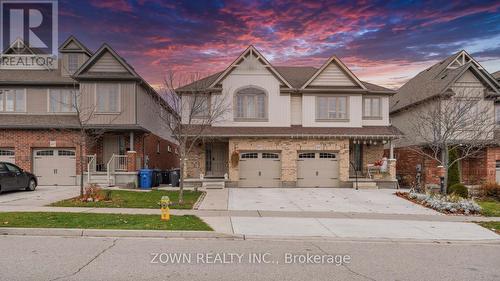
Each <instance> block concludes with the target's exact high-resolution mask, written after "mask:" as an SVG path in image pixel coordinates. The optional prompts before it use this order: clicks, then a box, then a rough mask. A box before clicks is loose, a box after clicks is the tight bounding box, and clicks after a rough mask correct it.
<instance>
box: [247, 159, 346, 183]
mask: <svg viewBox="0 0 500 281" xmlns="http://www.w3.org/2000/svg"><path fill="white" fill-rule="evenodd" d="M297 156H298V159H297V187H338V186H339V164H338V155H337V154H336V153H333V152H328V151H314V152H299V153H298V155H297ZM239 174H240V181H239V186H241V187H280V186H281V154H280V153H278V152H257V151H251V152H244V153H240V164H239Z"/></svg>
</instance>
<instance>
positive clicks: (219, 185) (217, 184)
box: [201, 181, 226, 189]
mask: <svg viewBox="0 0 500 281" xmlns="http://www.w3.org/2000/svg"><path fill="white" fill-rule="evenodd" d="M225 186H226V183H225V182H224V181H203V182H202V184H201V187H202V188H206V189H223V188H224V187H225Z"/></svg>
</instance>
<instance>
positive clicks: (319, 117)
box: [177, 46, 400, 187]
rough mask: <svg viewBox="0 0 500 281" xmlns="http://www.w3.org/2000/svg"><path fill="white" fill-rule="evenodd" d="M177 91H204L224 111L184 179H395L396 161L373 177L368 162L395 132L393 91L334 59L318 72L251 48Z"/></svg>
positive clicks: (345, 182)
mask: <svg viewBox="0 0 500 281" xmlns="http://www.w3.org/2000/svg"><path fill="white" fill-rule="evenodd" d="M177 92H178V93H179V94H181V95H182V98H183V99H184V98H189V96H190V95H193V94H194V93H196V94H199V93H203V94H205V95H207V99H206V100H207V101H208V103H209V104H210V101H211V100H213V99H217V98H219V99H222V98H223V100H226V101H227V106H228V107H229V109H230V110H228V113H227V114H226V115H225V116H224V117H223V118H220V120H219V121H218V122H215V123H214V124H212V125H211V127H210V128H208V129H206V130H205V132H204V138H203V141H200V143H199V144H197V145H195V146H194V149H193V151H192V153H191V155H189V157H188V159H187V163H186V165H187V167H186V169H185V176H186V177H187V178H191V179H199V178H200V177H201V178H204V179H206V178H226V181H225V184H226V186H233V187H236V186H238V187H352V186H353V182H354V181H355V179H354V177H356V176H358V177H361V178H364V180H365V181H366V182H367V183H368V184H367V186H373V187H375V186H376V185H377V184H379V185H383V184H386V185H387V184H389V185H393V184H394V180H395V171H394V164H395V162H394V160H389V161H386V162H387V170H385V172H384V173H382V174H383V177H377V178H378V182H375V181H376V180H375V179H374V177H371V178H370V179H368V177H369V175H368V167H373V165H372V164H373V163H375V162H377V160H381V159H382V158H383V153H384V145H385V144H389V143H390V142H391V140H393V139H394V138H398V137H399V136H400V132H399V131H398V130H397V129H396V128H395V127H393V126H391V124H390V122H389V97H390V96H391V95H393V94H394V93H395V92H394V91H392V90H389V89H386V88H384V87H380V86H377V85H374V84H371V83H367V82H363V81H360V80H359V79H358V78H357V77H356V76H355V75H354V74H353V73H352V72H351V71H350V70H349V69H348V68H347V67H346V66H345V65H344V63H342V61H341V60H340V59H338V58H337V57H335V56H333V57H331V58H330V59H328V60H327V61H326V62H325V63H324V64H323V65H322V66H321V67H320V68H319V69H318V68H315V67H308V66H301V67H294V66H274V65H271V64H270V63H269V62H268V61H267V60H266V58H265V57H264V56H263V55H262V54H261V53H260V52H259V51H257V49H256V48H254V47H253V46H250V47H248V48H247V49H246V50H245V51H244V52H243V53H242V54H241V55H240V56H239V57H238V58H237V59H236V60H235V61H234V62H233V63H232V64H231V65H229V66H228V67H227V68H226V69H225V70H224V71H222V72H219V73H216V74H213V75H211V76H208V77H206V78H203V79H201V80H198V81H195V82H193V83H190V84H188V85H185V86H183V87H180V88H179V89H177ZM207 108H210V106H207ZM183 118H184V116H183ZM193 126H195V125H193ZM360 181H361V179H360Z"/></svg>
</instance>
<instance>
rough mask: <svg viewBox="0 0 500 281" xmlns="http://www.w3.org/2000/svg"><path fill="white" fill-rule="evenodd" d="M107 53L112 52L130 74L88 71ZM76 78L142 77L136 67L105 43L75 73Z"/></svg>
mask: <svg viewBox="0 0 500 281" xmlns="http://www.w3.org/2000/svg"><path fill="white" fill-rule="evenodd" d="M106 53H109V54H111V56H113V58H114V59H116V60H117V61H118V62H119V63H120V64H121V65H122V66H123V67H124V68H125V69H126V70H127V71H128V74H129V76H127V75H124V74H123V73H120V74H115V73H92V74H91V73H87V71H88V70H89V69H90V68H91V67H92V66H93V65H94V64H95V63H96V62H97V61H99V59H100V58H101V57H102V56H103V55H104V54H106ZM73 76H74V77H76V78H109V79H130V78H137V79H142V78H140V76H139V74H137V72H135V70H134V68H133V67H132V66H130V65H129V64H128V63H127V62H126V61H125V60H124V59H123V58H122V57H120V56H119V55H118V54H117V53H116V51H115V50H113V48H111V47H110V46H109V45H108V44H106V43H104V44H103V45H102V46H101V47H100V48H99V50H97V51H96V52H95V53H94V55H92V56H91V57H90V58H89V59H88V60H87V61H86V62H85V63H84V64H83V65H82V66H81V67H80V68H79V69H78V70H77V71H76V72H75V74H74V75H73Z"/></svg>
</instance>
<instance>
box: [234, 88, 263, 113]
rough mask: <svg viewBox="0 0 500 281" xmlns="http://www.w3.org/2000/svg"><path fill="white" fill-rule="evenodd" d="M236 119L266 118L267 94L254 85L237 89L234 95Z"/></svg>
mask: <svg viewBox="0 0 500 281" xmlns="http://www.w3.org/2000/svg"><path fill="white" fill-rule="evenodd" d="M235 104H236V107H235V108H236V109H235V118H236V119H250V120H255V119H257V120H258V119H261V120H265V119H266V118H267V95H266V93H265V92H264V91H263V90H261V89H257V88H254V87H249V88H244V89H241V90H239V91H238V92H237V93H236V95H235Z"/></svg>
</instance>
